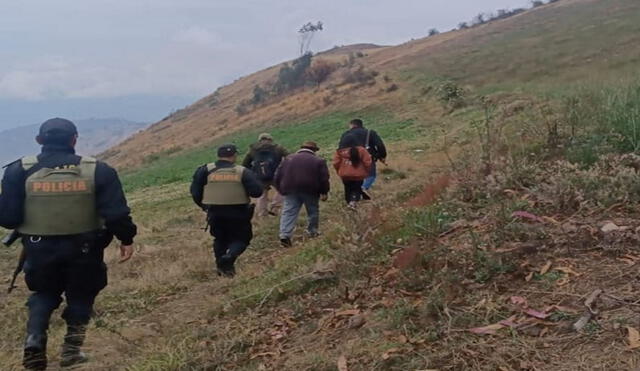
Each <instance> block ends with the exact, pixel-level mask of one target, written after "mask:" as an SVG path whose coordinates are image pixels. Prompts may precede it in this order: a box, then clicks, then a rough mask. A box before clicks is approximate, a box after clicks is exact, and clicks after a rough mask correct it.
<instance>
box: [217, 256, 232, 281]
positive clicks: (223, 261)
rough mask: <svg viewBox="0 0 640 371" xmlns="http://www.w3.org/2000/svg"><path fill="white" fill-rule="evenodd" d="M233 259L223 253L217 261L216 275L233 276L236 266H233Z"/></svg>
mask: <svg viewBox="0 0 640 371" xmlns="http://www.w3.org/2000/svg"><path fill="white" fill-rule="evenodd" d="M233 264H234V259H233V258H232V257H231V256H229V255H226V254H225V255H223V256H221V257H220V261H219V262H218V264H217V265H218V276H222V277H227V278H233V277H234V276H235V275H236V268H235V267H234V266H233Z"/></svg>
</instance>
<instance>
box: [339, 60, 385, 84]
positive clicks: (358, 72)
mask: <svg viewBox="0 0 640 371" xmlns="http://www.w3.org/2000/svg"><path fill="white" fill-rule="evenodd" d="M376 76H378V72H377V71H372V70H368V69H366V68H364V66H362V65H360V66H359V67H358V68H356V69H349V70H347V71H345V73H344V75H343V76H342V82H343V83H344V84H358V85H360V86H362V85H367V84H374V83H375V79H376Z"/></svg>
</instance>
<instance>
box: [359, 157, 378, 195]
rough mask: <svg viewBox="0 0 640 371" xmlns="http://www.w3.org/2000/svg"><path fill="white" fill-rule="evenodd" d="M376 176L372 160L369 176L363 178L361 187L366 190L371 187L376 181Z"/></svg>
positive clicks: (374, 164)
mask: <svg viewBox="0 0 640 371" xmlns="http://www.w3.org/2000/svg"><path fill="white" fill-rule="evenodd" d="M377 176H378V174H377V169H376V161H373V162H372V163H371V173H370V174H369V177H368V178H366V179H365V180H364V183H363V184H362V188H363V189H364V190H365V191H368V190H369V189H371V187H373V183H375V182H376V177H377Z"/></svg>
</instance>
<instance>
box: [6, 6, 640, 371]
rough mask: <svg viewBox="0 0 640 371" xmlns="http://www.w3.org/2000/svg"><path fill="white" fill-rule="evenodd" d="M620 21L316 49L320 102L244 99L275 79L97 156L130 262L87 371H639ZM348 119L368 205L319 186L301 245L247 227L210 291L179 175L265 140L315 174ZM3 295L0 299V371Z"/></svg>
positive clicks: (626, 49) (552, 13)
mask: <svg viewBox="0 0 640 371" xmlns="http://www.w3.org/2000/svg"><path fill="white" fill-rule="evenodd" d="M639 17H640V3H638V2H637V1H635V0H612V1H597V0H560V1H557V2H554V3H552V4H549V5H544V6H540V7H536V8H535V9H533V10H531V11H527V12H524V13H521V14H518V15H515V16H513V17H509V18H506V19H501V20H497V21H493V22H490V23H486V24H482V25H477V26H474V27H472V28H469V29H464V30H458V31H454V32H449V33H443V34H440V35H437V36H433V37H429V38H426V39H421V40H414V41H411V42H408V43H406V44H403V45H398V46H393V47H379V48H378V47H375V48H372V47H370V46H366V47H365V48H364V49H358V50H348V51H347V52H346V53H344V52H342V53H341V52H340V50H334V53H333V54H331V55H320V56H318V57H316V60H315V62H314V63H319V61H321V60H322V61H324V62H323V63H329V64H333V65H334V66H336V68H337V69H336V70H335V71H333V73H332V74H331V75H330V77H329V78H328V79H327V80H326V81H323V82H322V83H321V84H320V85H319V86H301V87H297V88H295V89H292V90H290V91H286V92H285V93H281V94H271V93H270V94H266V96H265V95H263V93H264V92H261V91H260V90H259V89H255V86H256V85H260V87H261V88H262V89H264V90H267V91H272V90H271V89H272V87H274V86H275V85H274V84H276V80H278V79H279V78H280V76H281V74H282V72H281V71H283V69H282V66H275V67H273V68H270V69H267V70H264V71H260V72H258V73H256V74H254V75H251V76H248V77H246V78H243V79H240V80H238V81H237V82H236V83H234V84H232V85H229V86H227V87H223V88H221V89H220V90H219V91H218V92H217V93H215V94H213V95H211V96H209V97H206V98H203V99H202V100H200V101H198V102H196V103H195V104H194V105H192V106H190V107H187V108H185V109H184V110H182V111H179V112H176V113H175V114H173V115H171V116H170V117H167V118H166V119H165V120H163V121H161V122H159V123H157V124H155V125H153V126H152V127H150V128H149V129H148V130H146V131H144V132H141V133H140V134H138V135H136V136H134V137H133V138H131V139H130V140H128V141H126V142H124V143H122V144H121V145H119V146H117V147H115V148H114V149H111V150H109V151H107V152H106V153H105V154H104V156H105V157H106V158H108V159H109V161H111V162H113V163H116V164H117V165H119V166H120V167H121V169H122V172H121V174H122V178H123V183H124V185H125V187H126V189H127V191H128V195H129V199H130V204H131V207H132V209H133V210H134V218H135V220H136V221H137V223H138V224H139V227H140V236H139V238H138V239H137V244H138V254H137V256H136V257H135V259H134V260H133V261H132V262H131V263H130V264H124V265H119V264H115V262H116V261H117V256H116V251H115V249H110V250H108V252H107V260H108V263H109V269H110V285H109V287H108V288H107V289H106V290H105V292H104V293H103V294H102V295H101V296H100V297H99V298H98V301H97V303H96V314H95V319H94V321H93V322H92V326H91V329H90V333H89V337H88V346H87V350H88V351H89V352H90V353H91V354H92V356H93V357H92V360H91V362H90V363H89V364H88V365H86V366H85V369H91V370H93V369H105V370H111V369H127V370H336V369H338V370H340V371H343V370H403V371H404V370H425V369H426V370H554V371H555V370H567V371H569V370H571V371H573V370H632V369H637V368H638V367H640V359H639V358H638V354H637V349H638V348H640V340H639V339H640V335H638V334H639V332H638V329H639V328H640V325H639V323H640V317H639V316H638V305H639V303H640V297H638V294H637V293H638V283H637V280H636V279H635V277H636V276H637V269H638V264H639V263H640V255H639V254H638V252H637V244H638V241H639V237H638V231H640V225H639V224H638V219H639V217H640V215H638V211H637V207H636V206H635V205H636V204H637V202H638V201H640V196H639V193H638V187H637V172H638V169H640V157H638V155H637V154H638V151H640V139H639V136H638V135H637V133H638V132H640V131H638V129H639V127H638V125H639V123H640V85H639V82H638V81H637V76H636V75H635V73H634V71H635V70H636V69H637V67H638V65H639V62H640V59H638V57H639V56H640V46H639V45H640V44H638V43H637V42H636V41H637V37H638V35H639V34H640V33H639V32H638V28H639V27H640V26H639V24H640V23H638V18H639ZM289 67H291V68H292V64H291V63H289ZM284 71H285V72H286V73H290V70H287V69H284ZM286 73H285V74H286ZM256 92H258V93H260V94H256ZM256 95H258V96H262V97H263V98H265V99H263V100H256V101H254V102H255V103H254V102H251V100H252V99H253V98H255V97H256ZM248 101H249V103H247V102H248ZM238 108H242V109H238ZM354 116H358V117H362V118H363V119H364V120H365V121H366V122H367V125H368V126H369V127H371V128H374V129H376V130H377V131H378V132H379V133H380V134H381V135H382V136H383V138H385V140H386V141H387V143H388V145H389V148H390V157H389V161H388V163H389V166H387V167H383V166H381V169H380V171H381V176H380V180H379V182H378V184H377V185H376V187H375V189H374V194H373V195H374V200H373V202H370V203H364V204H362V205H361V206H360V207H359V209H358V211H357V212H352V211H349V210H346V209H345V207H344V205H343V202H342V201H341V194H342V190H341V189H340V188H341V184H340V181H339V179H337V177H336V176H335V174H333V175H334V176H333V179H332V187H333V188H332V189H333V191H332V195H331V198H330V200H329V201H328V202H327V203H324V204H323V205H322V211H321V212H322V222H321V230H322V233H323V234H322V236H321V237H320V238H318V239H313V240H309V239H306V238H305V237H304V235H303V234H302V233H301V231H302V229H303V228H302V227H303V224H302V223H303V221H302V220H301V221H300V223H301V224H300V227H301V228H299V229H300V233H298V234H297V235H296V236H295V246H294V247H293V248H291V249H283V248H281V247H280V246H279V244H278V235H277V228H278V220H277V218H265V219H257V220H256V221H255V223H256V225H255V239H254V240H253V242H252V246H251V248H250V249H249V250H248V251H247V253H246V254H245V255H243V256H242V257H241V258H240V261H239V264H238V272H239V275H238V277H237V278H236V279H234V280H223V279H220V278H218V277H216V276H215V275H214V273H213V269H212V261H211V247H210V246H211V238H210V236H208V234H207V233H204V232H203V231H202V228H203V226H204V215H203V214H202V212H201V211H200V210H198V209H197V208H196V207H194V206H193V204H192V201H191V199H190V196H189V195H188V193H187V190H188V184H189V181H190V177H191V175H192V173H193V170H194V168H195V167H196V166H198V165H200V164H202V163H205V162H207V161H210V160H211V158H212V147H214V146H215V145H217V144H220V143H222V142H227V141H233V142H236V143H237V144H238V145H239V146H240V147H241V148H246V146H247V145H248V144H249V143H251V142H252V141H254V140H255V138H256V136H257V135H258V134H259V133H260V132H262V131H264V130H270V131H271V132H272V134H274V136H275V137H276V138H277V139H278V141H279V142H281V143H282V144H283V145H285V146H286V147H288V148H289V149H290V150H294V149H296V147H297V145H298V144H299V143H300V142H302V141H303V140H307V139H315V140H317V141H318V142H319V143H320V146H321V147H322V150H321V152H320V155H321V156H324V157H325V158H327V157H329V156H331V154H332V152H333V148H334V146H335V143H336V141H337V138H338V136H339V135H340V133H341V132H342V131H343V130H344V129H345V122H346V121H347V120H349V119H350V118H352V117H354ZM141 165H144V166H141ZM15 255H17V252H16V251H1V252H0V269H2V271H4V272H9V271H10V268H11V267H10V263H9V261H10V259H9V258H10V257H11V258H14V257H15ZM25 294H26V289H25V288H24V286H21V287H19V288H18V289H17V290H16V294H15V295H13V296H10V297H7V296H5V294H2V293H0V302H1V303H2V309H3V311H4V315H3V316H2V317H1V318H0V328H2V329H3V330H2V332H1V334H2V335H3V336H2V337H0V364H3V365H7V366H6V368H8V369H12V368H17V367H18V366H17V365H18V364H19V359H18V358H19V355H18V353H19V352H17V351H16V349H18V347H19V346H20V343H21V341H22V327H20V326H22V325H21V321H16V319H20V320H22V319H23V318H24V298H23V296H24V295H25ZM5 299H6V300H5ZM51 328H52V332H51V335H50V339H51V342H52V345H51V347H50V349H52V351H51V352H50V356H51V358H52V359H53V360H55V359H56V357H57V354H55V352H54V351H53V350H55V349H57V345H58V344H59V342H60V341H61V338H62V335H63V334H62V332H63V325H62V322H61V321H60V320H59V319H55V320H54V321H53V323H52V326H51Z"/></svg>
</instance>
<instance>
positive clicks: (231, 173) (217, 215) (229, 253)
mask: <svg viewBox="0 0 640 371" xmlns="http://www.w3.org/2000/svg"><path fill="white" fill-rule="evenodd" d="M237 158H238V149H237V148H236V146H234V145H233V144H226V145H223V146H221V147H220V148H218V161H216V162H215V163H212V164H208V165H204V166H201V167H200V168H198V170H196V172H195V174H194V175H193V182H192V183H191V195H192V196H193V201H194V202H195V203H196V204H197V205H198V206H199V207H201V208H202V209H203V210H205V211H206V212H207V218H208V222H209V225H210V226H211V234H212V235H213V237H214V242H213V253H214V256H215V260H216V267H217V272H218V275H220V276H225V277H229V278H231V277H233V276H235V268H234V263H235V261H236V259H238V257H239V256H240V255H241V254H242V253H243V252H244V251H245V250H246V249H247V247H248V246H249V243H250V242H251V239H252V238H253V231H252V228H251V218H252V217H253V212H254V205H252V204H250V202H251V201H250V197H253V198H258V197H260V196H261V195H262V191H263V185H262V183H260V181H259V180H258V178H257V177H256V175H255V174H254V173H253V172H252V171H251V170H249V169H247V168H245V167H242V166H238V165H236V160H237Z"/></svg>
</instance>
